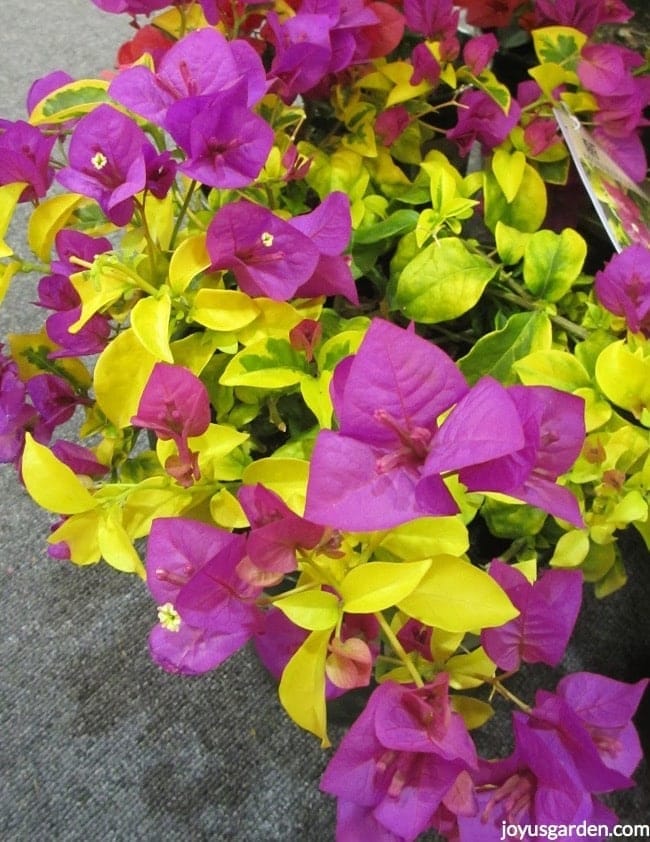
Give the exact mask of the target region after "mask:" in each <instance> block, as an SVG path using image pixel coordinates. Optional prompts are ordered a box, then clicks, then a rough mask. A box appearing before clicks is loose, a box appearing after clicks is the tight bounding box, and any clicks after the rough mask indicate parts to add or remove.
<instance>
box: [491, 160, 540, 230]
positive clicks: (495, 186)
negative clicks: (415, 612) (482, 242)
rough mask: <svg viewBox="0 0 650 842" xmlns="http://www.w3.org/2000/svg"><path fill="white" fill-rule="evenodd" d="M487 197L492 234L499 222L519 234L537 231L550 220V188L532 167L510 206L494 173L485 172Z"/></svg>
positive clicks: (527, 166)
mask: <svg viewBox="0 0 650 842" xmlns="http://www.w3.org/2000/svg"><path fill="white" fill-rule="evenodd" d="M483 196H484V202H485V224H486V225H487V226H488V228H489V229H490V230H491V231H494V230H495V228H496V224H497V222H503V223H504V224H505V225H508V226H510V227H511V228H517V229H518V230H519V231H527V232H533V231H537V229H538V228H539V226H540V225H541V224H542V222H543V221H544V217H545V216H546V207H547V197H546V187H545V185H544V181H543V179H542V177H541V176H540V175H539V173H538V172H537V170H536V169H534V167H532V166H531V165H530V164H526V166H525V167H524V174H523V176H522V179H521V184H520V185H519V190H518V191H517V194H516V196H515V197H514V199H513V200H512V201H511V202H509V201H508V199H507V198H506V195H505V193H504V192H503V190H502V189H501V187H500V186H499V182H498V181H497V179H496V176H495V175H494V173H493V172H492V171H491V170H487V169H486V170H484V171H483Z"/></svg>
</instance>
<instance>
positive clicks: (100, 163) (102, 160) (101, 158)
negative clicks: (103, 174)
mask: <svg viewBox="0 0 650 842" xmlns="http://www.w3.org/2000/svg"><path fill="white" fill-rule="evenodd" d="M90 163H91V164H92V165H93V167H94V168H95V169H96V170H103V169H104V167H105V166H106V164H107V163H108V158H107V157H106V155H104V153H103V152H95V154H94V155H93V157H92V158H91V159H90Z"/></svg>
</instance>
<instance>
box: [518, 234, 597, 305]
mask: <svg viewBox="0 0 650 842" xmlns="http://www.w3.org/2000/svg"><path fill="white" fill-rule="evenodd" d="M586 256H587V243H586V242H585V240H584V238H583V237H581V236H580V234H578V233H577V231H574V230H573V229H571V228H565V229H564V230H563V231H562V233H561V234H556V233H555V232H554V231H537V232H536V233H535V234H533V235H532V237H531V238H530V239H529V240H528V242H527V243H526V249H525V251H524V284H525V285H526V286H527V287H528V289H529V290H530V291H531V292H532V293H533V295H536V296H538V298H544V299H545V300H546V301H559V299H560V298H562V296H563V295H565V294H566V293H567V292H568V291H569V290H570V289H571V286H572V285H573V283H574V282H575V281H576V280H577V278H578V276H579V274H580V272H581V271H582V266H583V263H584V262H585V257H586Z"/></svg>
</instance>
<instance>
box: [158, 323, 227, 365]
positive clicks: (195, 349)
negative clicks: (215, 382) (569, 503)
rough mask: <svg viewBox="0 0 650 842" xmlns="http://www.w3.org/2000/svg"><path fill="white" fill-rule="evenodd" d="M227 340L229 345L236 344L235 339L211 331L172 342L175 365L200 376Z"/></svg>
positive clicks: (197, 332) (200, 331) (192, 334)
mask: <svg viewBox="0 0 650 842" xmlns="http://www.w3.org/2000/svg"><path fill="white" fill-rule="evenodd" d="M226 340H227V344H231V342H234V343H235V344H236V339H235V338H234V337H228V336H227V335H226V336H224V334H220V333H215V332H214V331H211V330H197V331H196V332H195V333H190V334H189V336H184V337H183V338H182V339H176V340H175V341H174V342H171V343H170V345H169V347H170V348H171V352H172V354H173V356H174V363H175V364H176V365H182V366H185V368H189V370H190V371H191V372H193V373H194V374H196V375H197V376H198V375H199V374H200V373H201V372H202V371H203V369H204V368H205V367H206V365H207V364H208V363H209V362H210V360H211V359H212V358H213V356H214V352H215V351H216V350H217V348H222V347H223V345H224V341H226Z"/></svg>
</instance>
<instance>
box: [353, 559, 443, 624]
mask: <svg viewBox="0 0 650 842" xmlns="http://www.w3.org/2000/svg"><path fill="white" fill-rule="evenodd" d="M430 566H431V561H430V560H429V559H425V560H422V561H410V562H391V561H373V562H369V563H368V564H361V565H359V567H355V568H353V569H352V570H351V571H350V572H349V573H348V574H347V576H346V577H345V578H344V579H343V581H342V582H341V584H340V585H339V593H340V594H341V598H342V599H343V610H344V611H345V612H346V613H348V614H369V613H372V612H374V611H383V610H384V609H385V608H390V607H391V606H392V605H396V604H397V603H398V602H400V600H403V599H404V597H406V596H408V594H410V593H412V591H413V590H414V589H415V588H417V586H418V583H419V582H420V580H421V579H422V577H423V576H424V575H425V573H426V572H427V570H428V569H429V567H430Z"/></svg>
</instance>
